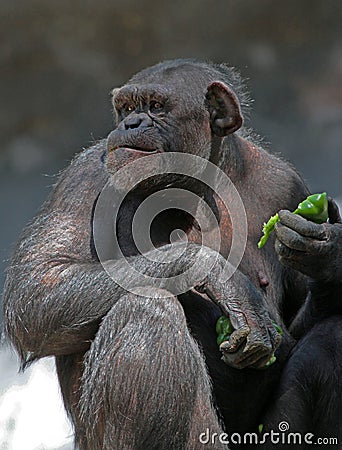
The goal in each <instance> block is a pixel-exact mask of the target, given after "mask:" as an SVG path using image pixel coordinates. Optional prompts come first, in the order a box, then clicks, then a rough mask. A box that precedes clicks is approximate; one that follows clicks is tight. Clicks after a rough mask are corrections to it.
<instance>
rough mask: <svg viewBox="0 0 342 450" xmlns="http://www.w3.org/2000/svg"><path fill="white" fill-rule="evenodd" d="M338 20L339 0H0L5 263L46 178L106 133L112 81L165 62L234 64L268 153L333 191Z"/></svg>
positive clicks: (340, 122) (337, 186)
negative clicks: (243, 79)
mask: <svg viewBox="0 0 342 450" xmlns="http://www.w3.org/2000/svg"><path fill="white" fill-rule="evenodd" d="M341 23H342V2H341V1H340V0H336V1H334V0H325V1H320V0H310V1H309V0H301V1H298V0H296V1H295V0H287V1H286V2H285V1H278V0H226V1H225V0H187V1H186V2H185V1H184V0H183V1H180V0H174V1H172V2H166V1H165V2H163V1H161V0H158V1H157V0H149V1H141V0H140V1H139V0H116V1H109V0H84V1H81V0H58V1H52V0H26V1H25V0H1V3H0V67H1V70H0V78H1V83H0V98H1V102H0V124H1V126H0V130H1V131H0V132H1V148H0V183H1V185H0V188H1V189H0V201H1V210H2V221H1V224H0V227H1V234H0V239H1V241H0V245H1V249H2V255H3V258H2V259H6V258H8V255H9V253H10V252H11V250H12V248H13V242H14V241H15V240H16V239H17V236H18V233H19V231H20V230H21V229H22V227H23V225H24V223H26V222H27V220H28V219H29V218H30V217H32V215H33V213H34V211H35V210H36V209H37V207H38V206H39V204H40V203H41V201H42V199H43V198H45V197H46V195H47V193H48V191H49V186H50V185H51V184H52V183H53V180H54V178H51V177H50V175H52V174H54V173H56V172H57V171H58V170H60V169H61V168H62V167H64V166H65V165H66V164H67V161H68V160H70V158H71V157H72V155H73V154H74V153H75V152H77V151H80V150H81V149H82V147H84V146H87V145H89V144H90V143H91V142H92V141H93V140H96V139H98V138H101V137H104V136H106V134H107V133H108V132H109V131H110V129H111V126H112V117H111V105H110V98H109V92H110V90H111V88H113V87H115V86H118V85H120V84H122V83H123V82H124V81H125V80H126V79H127V78H128V77H129V76H130V75H132V74H133V73H134V72H135V71H138V70H139V69H141V68H143V67H145V66H148V65H151V64H154V63H156V62H158V61H160V60H164V59H170V58H176V57H195V58H199V59H209V60H213V61H215V62H221V61H225V62H229V63H230V64H232V65H234V66H236V67H238V68H239V70H240V71H241V72H242V74H243V76H244V77H246V78H248V79H249V81H248V85H249V88H250V91H251V93H252V97H253V98H254V99H255V103H254V107H253V111H252V113H251V124H252V126H253V127H254V128H255V129H256V131H257V132H258V133H260V134H261V135H263V136H265V141H266V142H271V145H270V146H269V148H270V149H271V150H272V151H276V152H281V153H282V154H283V155H284V156H285V157H286V158H288V159H290V160H291V161H292V162H293V163H294V164H295V165H296V166H297V167H298V168H299V169H300V170H301V172H302V173H303V175H304V177H305V178H306V179H307V180H308V182H309V183H310V186H311V187H312V189H313V190H315V191H318V190H323V189H324V190H328V191H329V193H331V194H332V195H334V196H339V195H340V196H342V186H341V162H342V152H341V142H342V88H341V84H342V45H341V44H342V25H341ZM44 174H45V175H48V176H44ZM5 266H6V262H4V263H3V264H2V267H1V269H2V270H3V268H4V267H5Z"/></svg>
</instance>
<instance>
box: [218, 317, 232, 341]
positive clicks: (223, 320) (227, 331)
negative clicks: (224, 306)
mask: <svg viewBox="0 0 342 450" xmlns="http://www.w3.org/2000/svg"><path fill="white" fill-rule="evenodd" d="M233 331H234V327H233V325H232V323H231V321H230V319H229V317H226V316H221V317H220V318H219V319H218V321H217V322H216V333H217V335H218V336H217V339H216V341H217V345H219V346H220V345H221V344H222V342H224V341H228V340H229V338H230V335H231V334H232V333H233Z"/></svg>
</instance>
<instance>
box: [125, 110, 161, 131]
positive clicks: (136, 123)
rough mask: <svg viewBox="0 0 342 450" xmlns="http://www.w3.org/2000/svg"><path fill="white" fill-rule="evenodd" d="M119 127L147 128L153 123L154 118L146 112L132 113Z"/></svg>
mask: <svg viewBox="0 0 342 450" xmlns="http://www.w3.org/2000/svg"><path fill="white" fill-rule="evenodd" d="M120 125H121V127H120ZM120 125H119V127H118V128H121V129H123V130H132V129H134V128H147V127H151V126H152V125H153V122H152V119H151V118H150V117H149V116H148V115H147V114H146V113H139V114H136V113H132V114H130V115H129V116H128V117H126V118H125V119H124V120H123V121H122V122H121V124H120Z"/></svg>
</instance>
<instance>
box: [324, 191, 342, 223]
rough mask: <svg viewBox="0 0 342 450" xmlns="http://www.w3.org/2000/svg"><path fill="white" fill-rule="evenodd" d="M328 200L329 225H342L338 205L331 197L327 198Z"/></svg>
mask: <svg viewBox="0 0 342 450" xmlns="http://www.w3.org/2000/svg"><path fill="white" fill-rule="evenodd" d="M327 200H328V215H329V223H342V219H341V215H340V211H339V209H338V206H337V204H336V203H335V201H334V200H333V199H332V198H331V197H327Z"/></svg>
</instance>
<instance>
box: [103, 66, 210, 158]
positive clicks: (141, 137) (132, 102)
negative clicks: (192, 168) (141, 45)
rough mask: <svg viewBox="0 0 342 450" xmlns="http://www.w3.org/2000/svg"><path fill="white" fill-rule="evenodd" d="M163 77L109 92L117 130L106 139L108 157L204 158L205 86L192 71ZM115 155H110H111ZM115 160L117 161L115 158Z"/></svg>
mask: <svg viewBox="0 0 342 450" xmlns="http://www.w3.org/2000/svg"><path fill="white" fill-rule="evenodd" d="M183 72H184V71H180V70H178V71H177V73H176V72H174V73H173V74H167V75H165V74H164V73H163V72H161V73H160V74H159V79H157V80H156V78H157V74H153V77H150V78H152V80H151V79H149V77H147V78H146V79H144V80H141V81H140V80H139V82H137V80H136V79H134V81H133V82H132V83H129V84H126V85H125V86H123V87H122V88H120V89H116V90H115V91H114V92H113V104H114V111H115V117H116V125H117V127H116V129H115V130H114V131H113V132H112V133H111V134H110V135H109V137H108V152H109V159H110V158H111V155H110V154H111V153H114V154H115V156H116V157H118V156H120V158H122V161H123V164H124V162H126V163H127V162H130V161H132V160H135V159H137V158H140V157H142V156H146V155H150V154H153V153H161V152H185V153H190V154H195V155H200V156H201V157H203V158H207V159H208V158H209V156H210V149H211V130H210V116H209V112H208V110H207V108H206V107H205V93H206V87H207V84H208V83H203V81H202V83H200V82H199V80H197V82H196V72H195V71H194V70H193V69H192V70H191V71H189V70H187V71H185V73H183ZM112 156H114V155H112ZM116 161H117V158H116Z"/></svg>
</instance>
